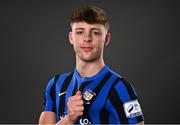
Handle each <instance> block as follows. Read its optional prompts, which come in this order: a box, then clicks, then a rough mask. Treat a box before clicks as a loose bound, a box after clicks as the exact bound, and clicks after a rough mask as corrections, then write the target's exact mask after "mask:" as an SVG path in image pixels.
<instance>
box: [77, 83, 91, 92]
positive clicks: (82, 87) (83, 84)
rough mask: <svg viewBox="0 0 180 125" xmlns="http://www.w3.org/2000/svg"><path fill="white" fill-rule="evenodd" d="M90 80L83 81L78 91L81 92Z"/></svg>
mask: <svg viewBox="0 0 180 125" xmlns="http://www.w3.org/2000/svg"><path fill="white" fill-rule="evenodd" d="M91 82H92V81H88V82H84V83H82V84H81V86H80V88H79V91H81V92H83V90H84V89H85V88H86V87H87V86H88V85H89V84H90V83H91Z"/></svg>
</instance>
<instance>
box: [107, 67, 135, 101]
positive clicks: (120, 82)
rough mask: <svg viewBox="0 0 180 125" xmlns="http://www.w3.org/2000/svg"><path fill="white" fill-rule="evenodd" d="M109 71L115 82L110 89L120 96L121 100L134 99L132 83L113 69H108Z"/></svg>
mask: <svg viewBox="0 0 180 125" xmlns="http://www.w3.org/2000/svg"><path fill="white" fill-rule="evenodd" d="M110 72H111V73H112V75H113V76H115V77H116V82H115V83H114V85H113V87H112V89H113V91H115V92H116V93H117V94H118V95H119V96H120V97H121V99H122V101H128V100H133V99H136V98H137V94H136V92H135V89H134V87H133V86H132V84H131V83H130V82H129V81H128V80H127V79H126V78H125V77H123V76H121V75H120V74H118V73H116V72H114V71H113V70H110Z"/></svg>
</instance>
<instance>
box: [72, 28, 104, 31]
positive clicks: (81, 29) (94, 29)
mask: <svg viewBox="0 0 180 125" xmlns="http://www.w3.org/2000/svg"><path fill="white" fill-rule="evenodd" d="M75 30H84V28H76V29H75ZM91 30H99V31H101V29H99V28H92V29H91Z"/></svg>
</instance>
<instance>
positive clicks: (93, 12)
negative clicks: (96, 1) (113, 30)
mask: <svg viewBox="0 0 180 125" xmlns="http://www.w3.org/2000/svg"><path fill="white" fill-rule="evenodd" d="M83 21H85V22H87V23H89V24H95V23H99V24H102V25H104V26H105V27H106V28H107V29H109V22H108V16H107V14H106V12H105V11H104V10H102V9H101V8H99V7H96V6H94V5H87V6H83V7H82V8H79V9H77V10H75V11H74V12H73V13H72V15H71V24H72V23H74V22H83Z"/></svg>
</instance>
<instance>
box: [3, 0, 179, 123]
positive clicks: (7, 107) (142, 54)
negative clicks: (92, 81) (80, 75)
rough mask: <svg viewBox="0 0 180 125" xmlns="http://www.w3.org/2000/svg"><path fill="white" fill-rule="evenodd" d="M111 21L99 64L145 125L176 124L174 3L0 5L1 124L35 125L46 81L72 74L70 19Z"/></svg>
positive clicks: (92, 0)
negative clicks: (88, 16)
mask: <svg viewBox="0 0 180 125" xmlns="http://www.w3.org/2000/svg"><path fill="white" fill-rule="evenodd" d="M85 4H95V5H98V6H99V7H101V8H103V9H104V10H105V11H106V12H107V13H108V15H109V17H110V31H111V35H112V39H111V44H110V46H109V47H108V48H106V49H105V62H106V64H107V65H108V66H109V67H111V68H112V69H113V70H115V71H116V72H118V73H120V74H121V75H122V76H124V77H126V78H127V79H128V80H129V81H130V82H131V83H132V85H133V86H134V88H135V89H136V91H137V93H138V95H139V97H140V100H141V107H142V109H143V112H144V116H145V122H146V123H180V119H179V113H180V101H179V100H180V99H179V96H180V92H179V91H180V85H179V76H180V66H179V65H180V58H179V57H180V49H179V45H180V43H179V42H180V31H179V22H180V21H179V15H180V13H179V10H180V2H179V1H172V0H169V1H165V0H161V1H160V0H153V1H151V0H148V1H143V0H116V1H115V0H57V1H47V2H44V1H36V0H32V1H31V0H29V1H27V0H24V1H23V0H22V1H17V0H14V1H0V32H1V34H0V123H37V122H38V119H39V115H40V112H41V108H42V102H43V91H44V88H45V87H46V84H47V80H48V79H49V78H50V77H51V76H52V75H53V74H57V73H63V72H67V71H71V70H72V69H74V68H75V57H74V56H75V55H74V52H73V49H72V46H71V45H70V44H69V43H68V42H69V41H68V32H69V30H70V25H69V17H70V14H71V12H72V11H73V10H74V9H75V8H77V7H79V6H82V5H85Z"/></svg>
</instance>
